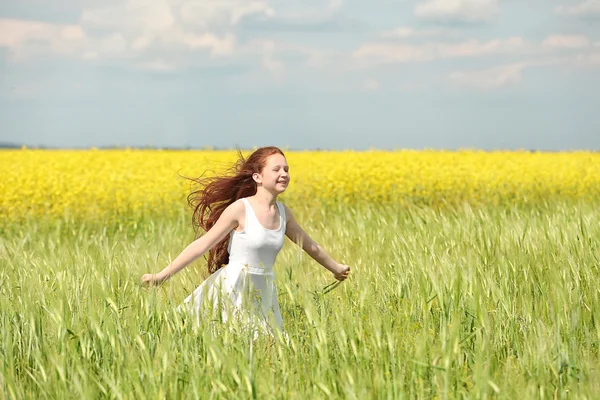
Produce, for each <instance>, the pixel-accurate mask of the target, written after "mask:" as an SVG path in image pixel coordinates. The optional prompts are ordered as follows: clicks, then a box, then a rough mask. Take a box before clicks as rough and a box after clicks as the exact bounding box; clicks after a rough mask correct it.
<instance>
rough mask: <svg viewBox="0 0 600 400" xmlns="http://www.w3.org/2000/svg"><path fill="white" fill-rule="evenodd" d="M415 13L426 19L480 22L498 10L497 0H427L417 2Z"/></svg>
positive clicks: (486, 19) (488, 18)
mask: <svg viewBox="0 0 600 400" xmlns="http://www.w3.org/2000/svg"><path fill="white" fill-rule="evenodd" d="M414 12H415V15H416V16H417V17H419V18H422V19H428V20H438V21H444V20H451V21H453V20H456V21H464V22H481V21H488V20H490V19H491V18H492V17H493V16H494V15H495V14H496V13H497V12H498V4H497V0H427V1H422V2H420V3H418V4H417V5H416V6H415V9H414Z"/></svg>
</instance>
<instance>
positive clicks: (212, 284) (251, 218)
mask: <svg viewBox="0 0 600 400" xmlns="http://www.w3.org/2000/svg"><path fill="white" fill-rule="evenodd" d="M234 171H235V174H234V176H228V177H212V178H205V179H204V180H202V181H201V182H203V183H206V184H205V185H204V188H203V189H201V190H198V191H196V192H192V194H190V196H189V198H188V200H189V202H190V205H192V206H193V207H194V205H195V207H194V214H193V220H194V225H195V226H196V225H198V226H200V227H202V228H203V229H204V230H205V231H206V233H205V234H204V235H203V236H201V237H200V238H199V239H196V240H195V241H193V242H192V243H191V244H189V245H188V246H187V247H186V248H185V249H184V250H183V251H182V252H181V253H180V254H179V255H178V256H177V257H176V258H175V260H173V262H172V263H171V264H169V265H168V266H167V267H165V268H164V269H163V270H162V271H160V272H159V273H158V274H144V275H143V276H142V278H141V280H142V284H143V285H158V284H161V283H163V282H165V281H166V280H168V279H169V278H170V277H171V276H173V275H175V274H176V273H177V272H179V271H180V270H182V269H183V268H185V267H186V266H188V265H189V264H190V263H192V262H193V261H194V260H196V259H197V258H198V257H200V256H202V255H203V254H204V253H205V252H206V251H207V250H210V251H209V257H208V270H209V272H210V273H211V275H210V276H209V277H208V278H207V279H206V280H205V281H204V282H203V283H202V284H201V285H200V286H198V288H196V290H194V292H193V293H192V294H190V295H189V296H188V297H187V298H186V299H185V300H184V303H183V305H184V306H185V307H186V308H187V310H189V311H193V312H198V314H199V311H200V308H201V306H202V304H203V301H204V300H205V299H208V300H209V303H211V304H212V305H214V306H217V307H221V306H222V305H223V303H222V302H221V301H222V300H223V299H224V300H229V301H230V303H229V304H231V305H233V310H234V312H237V311H250V314H251V315H252V316H253V318H254V317H258V318H254V320H255V321H256V320H257V319H258V321H257V322H258V323H259V325H260V326H262V327H266V328H267V329H268V328H269V326H273V323H274V325H275V326H274V327H275V328H277V329H279V330H280V331H283V322H282V319H281V312H280V309H279V303H278V300H277V290H276V287H275V280H274V279H275V275H274V271H273V264H274V263H275V259H276V257H277V254H278V253H279V251H280V250H281V248H282V247H283V242H284V234H285V235H286V236H287V237H288V238H289V239H290V240H292V241H293V242H294V243H296V244H297V245H299V246H300V247H301V248H302V249H303V250H304V251H305V252H306V253H307V254H309V255H310V256H311V257H312V258H313V259H314V260H315V261H317V262H318V263H319V264H321V265H322V266H323V267H325V268H326V269H328V270H329V271H331V273H332V274H333V275H334V277H335V279H337V280H339V281H343V280H345V279H346V278H347V277H348V275H349V273H350V267H349V266H347V265H343V264H339V263H337V262H336V261H335V260H333V259H332V258H331V257H330V256H329V255H328V254H327V253H326V252H325V250H323V249H322V248H321V247H320V246H319V245H318V244H317V243H315V241H313V240H312V239H311V238H310V237H309V236H308V234H307V233H306V232H305V231H304V230H303V229H302V228H301V227H300V225H299V224H298V222H297V221H296V220H295V219H294V215H293V214H292V212H291V211H290V209H289V208H288V207H287V206H286V205H284V204H282V203H281V202H280V201H278V200H277V196H278V195H280V194H281V193H283V192H284V191H285V190H286V188H287V187H288V185H289V182H290V174H289V168H288V165H287V162H286V159H285V155H284V154H283V152H282V151H281V150H280V149H279V148H277V147H273V146H271V147H262V148H260V149H258V150H256V151H255V152H254V153H252V154H251V155H250V157H248V159H247V160H245V159H244V158H243V156H242V155H241V154H240V158H239V160H238V162H237V163H236V165H235V166H234ZM180 307H181V306H180ZM226 315H227V314H226V312H225V311H223V314H222V316H223V317H224V318H225V319H226V318H227V317H226ZM269 330H270V329H269Z"/></svg>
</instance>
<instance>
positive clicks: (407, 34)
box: [380, 26, 462, 39]
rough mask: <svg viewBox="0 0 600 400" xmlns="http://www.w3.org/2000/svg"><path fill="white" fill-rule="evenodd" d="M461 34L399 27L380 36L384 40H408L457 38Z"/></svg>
mask: <svg viewBox="0 0 600 400" xmlns="http://www.w3.org/2000/svg"><path fill="white" fill-rule="evenodd" d="M461 35H462V34H461V33H460V32H458V31H455V30H451V29H414V28H411V27H405V26H400V27H397V28H395V29H392V30H391V31H387V32H383V33H382V34H381V35H380V36H381V37H382V38H386V39H410V38H427V37H442V36H443V37H457V36H461Z"/></svg>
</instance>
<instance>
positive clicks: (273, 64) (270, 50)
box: [262, 41, 283, 71]
mask: <svg viewBox="0 0 600 400" xmlns="http://www.w3.org/2000/svg"><path fill="white" fill-rule="evenodd" d="M262 48H263V61H262V62H263V66H264V67H265V68H266V69H268V70H271V71H277V70H280V69H281V68H282V67H283V62H282V61H280V60H276V59H275V58H274V57H273V54H274V52H275V42H272V41H267V42H264V43H263V45H262Z"/></svg>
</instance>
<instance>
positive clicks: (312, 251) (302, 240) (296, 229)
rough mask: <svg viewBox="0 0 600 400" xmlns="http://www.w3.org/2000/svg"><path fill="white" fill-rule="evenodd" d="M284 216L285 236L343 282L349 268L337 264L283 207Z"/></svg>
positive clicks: (288, 210) (287, 209)
mask: <svg viewBox="0 0 600 400" xmlns="http://www.w3.org/2000/svg"><path fill="white" fill-rule="evenodd" d="M284 208H285V215H286V218H287V224H286V230H285V234H286V236H287V237H288V238H289V239H290V240H291V241H292V242H294V243H296V244H297V245H298V246H300V247H301V248H302V250H304V251H305V252H306V253H307V254H308V255H309V256H311V257H312V258H313V259H314V260H315V261H316V262H318V263H319V264H321V265H322V266H323V267H325V268H326V269H328V270H329V271H331V273H333V275H334V276H335V278H336V279H337V280H340V281H343V280H344V279H346V278H347V277H348V274H349V273H350V267H349V266H347V265H343V264H339V263H338V262H336V261H335V260H334V259H333V258H331V256H329V254H327V252H326V251H325V250H324V249H323V248H322V247H321V246H319V244H318V243H317V242H315V241H314V240H313V239H312V238H311V237H310V236H309V235H308V233H306V232H305V231H304V229H302V227H301V226H300V224H299V223H298V221H296V219H295V218H294V215H293V214H292V211H291V210H290V209H289V208H288V207H287V206H285V205H284Z"/></svg>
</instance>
